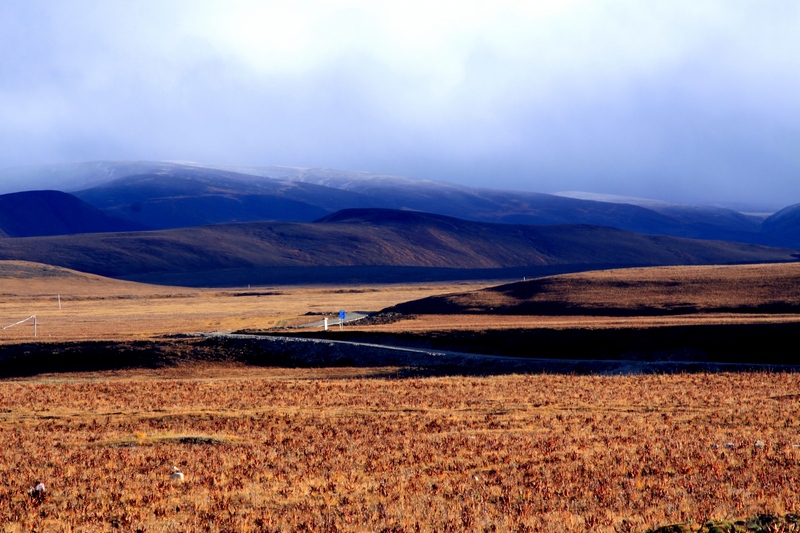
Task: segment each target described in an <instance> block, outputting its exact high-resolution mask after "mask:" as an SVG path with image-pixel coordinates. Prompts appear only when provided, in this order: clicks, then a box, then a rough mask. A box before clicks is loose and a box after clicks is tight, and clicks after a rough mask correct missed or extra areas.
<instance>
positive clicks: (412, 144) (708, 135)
mask: <svg viewBox="0 0 800 533" xmlns="http://www.w3.org/2000/svg"><path fill="white" fill-rule="evenodd" d="M798 28H800V2H796V1H794V0H791V1H770V0H750V1H740V0H670V1H656V0H652V1H650V0H614V1H607V0H594V1H583V0H564V1H558V0H546V1H539V0H527V1H510V0H493V1H492V2H487V1H485V0H484V1H471V0H459V1H449V0H445V1H437V0H426V1H419V0H404V1H402V2H400V1H378V0H331V1H323V0H309V1H304V0H291V1H289V0H287V1H271V0H252V1H249V0H225V1H203V0H186V1H184V0H169V1H164V0H155V1H151V0H70V1H69V2H63V1H61V0H0V168H7V167H14V166H19V165H32V164H41V163H59V162H71V161H89V160H115V159H125V160H178V161H196V162H201V163H214V164H241V165H287V166H301V167H328V168H337V169H343V170H363V171H371V172H381V173H391V174H398V175H403V176H409V177H419V178H427V179H435V180H442V181H449V182H455V183H462V184H465V185H473V186H484V187H494V188H507V189H515V190H526V191H536V192H556V191H587V192H594V193H607V194H618V195H627V196H639V197H648V198H657V199H662V200H667V201H684V202H749V203H756V204H768V205H788V204H793V203H798V202H800V98H798V96H797V95H798V94H800V39H798V37H797V32H798Z"/></svg>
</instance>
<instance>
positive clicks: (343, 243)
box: [0, 209, 796, 285]
mask: <svg viewBox="0 0 800 533" xmlns="http://www.w3.org/2000/svg"><path fill="white" fill-rule="evenodd" d="M793 253H794V251H792V250H784V249H775V248H766V247H761V246H756V245H745V244H734V243H727V242H713V241H696V240H687V239H678V238H673V237H663V236H647V235H639V234H635V233H629V232H625V231H621V230H617V229H612V228H607V227H598V226H586V225H558V226H526V225H512V224H487V223H480V222H471V221H466V220H460V219H456V218H452V217H446V216H442V215H433V214H426V213H418V212H410V211H396V210H383V209H366V210H359V209H352V210H343V211H341V212H338V213H336V214H334V215H330V216H327V217H325V218H323V219H321V220H320V221H318V222H316V223H267V222H255V223H241V224H221V225H214V226H204V227H198V228H182V229H173V230H161V231H150V232H130V233H105V234H103V233H98V234H80V235H71V236H56V237H31V238H21V239H2V240H0V259H2V260H26V261H34V262H40V263H48V264H52V265H58V266H62V267H66V268H71V269H75V270H79V271H82V272H89V273H93V274H99V275H103V276H111V277H117V278H125V279H132V280H148V281H154V279H153V276H158V275H161V276H162V280H163V279H166V278H164V277H163V276H165V275H166V276H171V277H169V280H170V281H169V282H170V283H174V284H178V285H197V284H207V283H208V280H209V279H213V280H216V281H214V282H213V284H231V285H233V284H236V283H235V282H232V281H231V279H232V278H227V280H226V275H225V273H226V272H227V273H231V272H236V271H238V272H239V273H241V272H245V273H248V276H249V278H248V279H251V280H252V283H258V282H259V281H257V279H258V278H259V275H260V274H259V272H262V273H263V272H268V271H270V270H272V269H281V268H283V269H293V268H304V269H307V276H308V277H307V278H306V281H314V277H315V276H316V277H317V279H319V277H320V276H322V274H321V272H322V270H324V269H325V268H339V269H341V268H364V267H370V268H372V269H373V271H372V274H373V275H375V276H384V278H385V276H386V271H381V270H380V269H381V268H397V267H414V268H423V269H450V270H452V271H457V270H459V269H461V270H462V271H466V270H470V269H486V270H487V271H491V270H495V269H504V268H512V267H526V268H527V267H531V268H537V267H553V266H560V267H568V268H566V269H567V270H581V269H584V270H585V269H589V268H597V267H598V266H611V265H617V266H636V265H675V264H710V263H714V264H716V263H744V262H749V263H755V262H772V261H792V260H795V259H796V257H795V255H793ZM465 273H466V272H461V275H464V274H465ZM211 274H214V275H213V276H212V275H211ZM452 275H453V276H455V277H456V278H457V277H458V275H459V272H453V274H452ZM489 277H493V276H491V275H487V278H489ZM494 277H502V276H494ZM270 279H273V278H270ZM273 282H274V281H273Z"/></svg>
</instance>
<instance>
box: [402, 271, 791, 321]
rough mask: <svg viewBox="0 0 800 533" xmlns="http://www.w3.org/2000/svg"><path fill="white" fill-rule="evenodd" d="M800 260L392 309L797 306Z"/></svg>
mask: <svg viewBox="0 0 800 533" xmlns="http://www.w3.org/2000/svg"><path fill="white" fill-rule="evenodd" d="M798 281H800V262H798V263H780V264H757V265H707V266H673V267H648V268H626V269H611V270H599V271H591V272H579V273H575V274H563V275H557V276H546V277H542V278H536V279H532V280H530V281H528V282H516V283H510V284H503V285H498V286H495V287H489V288H486V289H483V290H477V291H466V292H460V293H454V294H449V295H442V296H432V297H429V298H426V299H425V300H422V301H419V302H408V303H407V304H404V305H401V306H399V309H400V310H401V311H403V312H409V313H418V314H464V313H469V314H475V313H484V314H487V313H488V314H498V315H504V314H505V315H543V314H552V315H575V314H588V315H591V314H594V315H609V314H611V315H614V316H623V315H624V316H637V315H645V316H647V315H664V314H675V313H679V314H690V313H711V312H714V313H720V312H726V311H735V312H737V313H741V312H748V311H749V312H756V311H768V310H769V312H773V313H774V312H776V311H777V310H778V309H780V311H777V312H783V313H785V312H787V311H790V310H794V311H795V312H796V310H797V309H798V307H800V283H798Z"/></svg>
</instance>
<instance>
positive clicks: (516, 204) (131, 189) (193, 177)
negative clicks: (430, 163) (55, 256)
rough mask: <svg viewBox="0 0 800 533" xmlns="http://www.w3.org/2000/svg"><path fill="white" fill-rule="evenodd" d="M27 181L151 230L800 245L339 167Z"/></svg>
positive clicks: (127, 171)
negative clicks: (602, 236)
mask: <svg viewBox="0 0 800 533" xmlns="http://www.w3.org/2000/svg"><path fill="white" fill-rule="evenodd" d="M23 183H25V184H36V185H37V186H38V185H39V184H40V183H46V184H53V183H61V184H63V188H64V189H65V190H68V191H72V192H73V193H74V194H75V195H76V196H78V197H80V198H82V199H83V200H85V201H86V202H88V203H90V204H91V205H93V206H94V207H96V208H98V209H100V210H102V211H103V212H105V213H106V214H108V215H111V216H114V217H118V218H124V219H126V220H128V221H130V222H133V223H135V224H139V225H142V226H146V227H150V228H155V229H167V228H178V227H191V226H197V225H203V224H212V223H229V222H247V221H258V220H274V221H296V222H310V221H312V220H315V219H317V218H320V217H324V216H325V215H327V214H331V213H333V212H336V211H338V210H341V209H345V208H371V207H376V208H390V209H405V210H415V211H422V212H432V213H438V214H442V215H447V216H454V217H458V218H462V219H469V220H474V221H480V222H497V223H507V224H548V225H549V224H591V225H601V226H609V227H614V228H618V229H623V230H626V231H633V232H637V233H645V234H657V235H671V236H677V237H688V238H697V239H704V240H729V241H734V242H747V243H758V244H768V245H774V246H800V236H798V235H797V234H796V233H797V232H795V231H794V230H793V229H792V228H796V227H797V225H796V224H795V223H793V222H784V223H781V224H777V223H773V222H774V220H773V222H768V220H769V219H767V220H765V221H764V223H763V224H762V223H761V222H760V219H759V218H758V217H754V216H749V215H745V214H742V213H739V212H738V211H734V210H731V209H723V208H719V207H713V206H692V205H681V204H668V203H665V202H657V201H646V200H641V199H627V200H626V199H620V198H618V197H616V198H615V199H613V201H598V200H596V199H590V197H592V195H588V197H587V196H586V195H585V194H584V198H576V197H567V196H558V195H552V194H543V193H533V192H518V191H503V190H495V189H488V188H475V187H466V186H462V185H456V184H452V183H444V182H437V181H432V180H420V179H414V178H405V177H400V176H391V175H386V174H376V173H369V172H353V171H340V170H333V169H313V168H291V167H278V166H235V165H202V164H198V163H184V162H158V161H95V162H85V163H68V164H63V165H42V166H39V167H20V168H17V169H4V170H0V191H2V190H3V188H2V187H3V186H5V187H11V186H13V184H16V186H21V184H23ZM575 195H578V196H580V194H579V193H573V196H575ZM595 197H597V195H595ZM770 218H772V217H770ZM787 220H791V219H785V221H787ZM792 224H795V225H794V226H792Z"/></svg>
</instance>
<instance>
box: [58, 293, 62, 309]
mask: <svg viewBox="0 0 800 533" xmlns="http://www.w3.org/2000/svg"><path fill="white" fill-rule="evenodd" d="M58 310H59V311H61V295H60V294H59V295H58Z"/></svg>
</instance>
